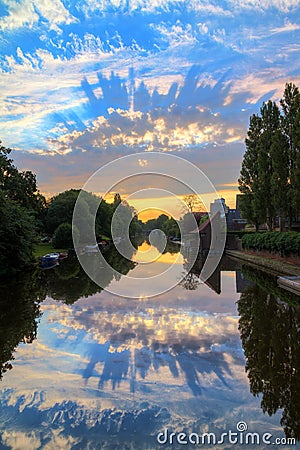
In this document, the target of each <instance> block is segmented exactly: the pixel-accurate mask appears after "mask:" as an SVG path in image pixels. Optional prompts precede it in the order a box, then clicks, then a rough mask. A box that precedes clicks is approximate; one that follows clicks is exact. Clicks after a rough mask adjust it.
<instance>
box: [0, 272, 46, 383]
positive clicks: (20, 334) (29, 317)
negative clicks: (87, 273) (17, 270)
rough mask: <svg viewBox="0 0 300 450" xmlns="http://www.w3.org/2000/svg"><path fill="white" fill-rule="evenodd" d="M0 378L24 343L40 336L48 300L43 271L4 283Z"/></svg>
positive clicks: (0, 308) (0, 303)
mask: <svg viewBox="0 0 300 450" xmlns="http://www.w3.org/2000/svg"><path fill="white" fill-rule="evenodd" d="M0 289H1V299H0V379H1V378H2V376H3V374H4V373H5V372H6V371H7V370H10V369H11V368H12V361H13V360H14V356H13V352H14V351H15V349H16V347H17V346H18V345H19V344H20V343H21V342H23V343H26V344H30V343H32V342H33V341H34V339H35V338H36V335H37V324H38V318H39V317H40V310H39V303H40V302H42V301H43V300H44V299H45V297H46V289H45V285H44V283H43V281H42V274H41V272H40V271H35V272H32V273H26V274H23V275H20V276H19V277H18V278H14V279H12V280H11V281H10V282H9V283H5V284H1V285H0Z"/></svg>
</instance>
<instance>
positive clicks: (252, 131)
mask: <svg viewBox="0 0 300 450" xmlns="http://www.w3.org/2000/svg"><path fill="white" fill-rule="evenodd" d="M261 133H262V120H261V118H260V117H259V116H258V115H257V114H254V115H253V116H251V117H250V126H249V130H248V133H247V137H246V140H245V144H246V151H245V154H244V159H243V162H242V169H241V173H240V178H239V179H238V183H239V190H240V192H241V193H242V194H244V195H243V196H242V197H241V199H240V208H241V211H242V214H243V217H244V218H245V219H247V221H248V222H250V223H254V225H255V227H256V229H258V226H259V224H260V221H261V218H260V217H259V214H258V212H257V211H256V208H255V206H254V193H255V188H256V186H257V184H258V182H259V176H258V166H257V159H258V152H259V140H260V136H261Z"/></svg>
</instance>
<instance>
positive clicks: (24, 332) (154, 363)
mask: <svg viewBox="0 0 300 450" xmlns="http://www.w3.org/2000/svg"><path fill="white" fill-rule="evenodd" d="M147 245H148V244H147V243H146V242H143V243H140V246H139V249H142V250H143V251H145V248H146V249H147ZM178 252H179V246H173V247H168V248H167V251H165V253H164V255H163V257H162V258H161V259H160V260H158V262H157V264H161V265H163V264H164V263H165V262H166V261H175V263H176V264H179V265H181V269H182V271H183V272H184V257H183V256H182V257H178V256H180V255H179V254H178ZM175 256H176V258H175ZM106 258H107V260H108V261H109V262H110V264H112V265H113V266H114V267H115V268H117V269H118V271H119V272H120V273H122V274H124V275H125V274H128V275H129V274H130V275H134V273H135V271H136V273H137V274H138V276H141V273H142V271H143V270H147V265H144V267H145V269H143V267H142V265H141V264H140V263H139V252H137V253H136V254H134V255H133V257H132V261H128V260H126V259H125V258H121V257H120V255H118V253H117V252H115V251H114V250H108V251H107V255H106ZM200 270H201V261H200V262H199V261H198V262H197V263H196V264H195V266H194V267H193V269H192V270H191V271H190V273H187V274H185V277H184V279H183V280H182V281H181V282H180V284H178V285H177V286H176V287H175V288H173V289H172V290H170V291H169V292H166V293H164V294H162V295H159V296H157V297H153V298H145V297H144V296H143V295H142V284H141V295H140V296H139V298H137V299H132V298H123V297H118V296H116V295H113V294H110V293H109V292H107V291H106V290H105V289H102V288H99V287H98V286H97V285H96V284H94V283H93V282H92V281H91V280H90V279H89V278H88V277H87V276H86V275H85V273H84V271H83V270H82V269H81V267H80V265H79V263H78V261H77V259H76V258H75V257H74V256H73V257H72V256H70V257H69V258H68V259H67V260H65V261H63V262H62V263H61V264H60V265H59V266H57V267H56V268H54V269H51V270H45V271H43V270H41V269H37V270H36V271H35V272H33V273H28V274H23V275H22V276H20V277H18V278H17V279H13V280H11V281H10V282H9V283H7V284H3V283H2V285H1V294H0V298H1V303H0V306H1V310H0V344H1V345H0V358H1V366H0V368H1V373H0V376H1V380H0V436H1V437H0V448H1V449H22V450H23V449H25V450H27V449H31V450H32V449H114V450H115V449H122V450H123V449H132V450H133V449H134V450H135V449H137V450H139V449H158V448H200V447H208V448H214V449H219V448H220V449H231V448H235V449H236V448H244V447H245V448H259V449H261V448H268V447H269V448H270V446H269V444H268V443H271V444H274V445H273V448H299V441H297V443H296V444H295V445H292V444H287V445H282V446H279V445H277V444H275V439H281V440H282V441H281V442H282V443H286V442H287V439H288V438H290V437H296V438H297V439H299V438H300V376H299V370H300V307H299V305H300V298H299V297H297V296H294V295H292V294H289V293H288V292H286V291H284V290H281V289H280V288H278V287H277V285H276V280H275V279H274V278H273V277H272V276H270V275H268V274H266V273H263V272H260V271H258V270H256V269H254V268H250V267H248V266H245V265H241V264H239V263H237V262H236V261H234V260H233V259H229V258H223V259H222V261H221V263H220V265H219V267H218V269H217V270H216V272H215V273H214V275H213V276H212V277H211V278H210V279H209V280H208V281H207V283H206V284H201V283H200V280H199V273H200ZM122 282H126V278H125V277H122V276H120V277H118V279H111V280H106V284H107V286H112V284H113V283H122ZM172 433H174V434H172ZM179 433H184V434H182V435H179ZM205 433H210V435H205ZM222 433H223V435H222ZM230 433H231V434H230ZM247 433H248V434H249V433H256V434H257V436H256V437H252V438H253V439H259V443H258V444H257V443H256V441H253V442H254V444H255V445H252V444H251V440H250V441H249V442H250V444H248V445H244V444H243V442H244V441H243V439H245V438H246V435H247ZM266 433H267V435H265V434H266ZM229 435H230V438H229ZM203 436H204V437H203ZM222 436H223V437H222ZM263 437H264V440H265V442H263ZM252 438H251V439H252ZM197 439H198V441H197ZM202 439H204V440H203V441H202ZM235 439H238V443H236V441H235ZM249 439H250V438H249ZM182 441H183V442H184V443H181V442H182ZM185 442H188V443H187V444H186V443H185ZM276 442H277V443H278V442H279V441H276ZM198 443H199V444H198Z"/></svg>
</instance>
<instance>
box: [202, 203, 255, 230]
mask: <svg viewBox="0 0 300 450" xmlns="http://www.w3.org/2000/svg"><path fill="white" fill-rule="evenodd" d="M239 197H240V196H239V195H237V196H236V207H235V208H233V209H232V208H229V206H227V205H226V202H225V199H224V198H220V199H216V200H215V201H214V203H211V204H210V214H211V215H212V214H215V213H216V212H217V211H220V205H221V206H222V207H223V210H224V212H225V216H226V225H227V231H239V230H244V229H245V226H246V223H247V221H246V220H245V219H243V218H242V217H241V213H240V209H239Z"/></svg>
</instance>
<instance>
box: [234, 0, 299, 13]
mask: <svg viewBox="0 0 300 450" xmlns="http://www.w3.org/2000/svg"><path fill="white" fill-rule="evenodd" d="M227 1H228V4H229V5H231V7H232V8H233V9H235V10H240V11H241V10H243V9H252V10H257V11H266V10H268V9H271V8H276V9H278V10H279V11H282V12H289V11H291V10H293V9H296V8H298V7H299V0H263V1H262V0H239V1H238V2H237V1H236V0H227Z"/></svg>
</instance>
